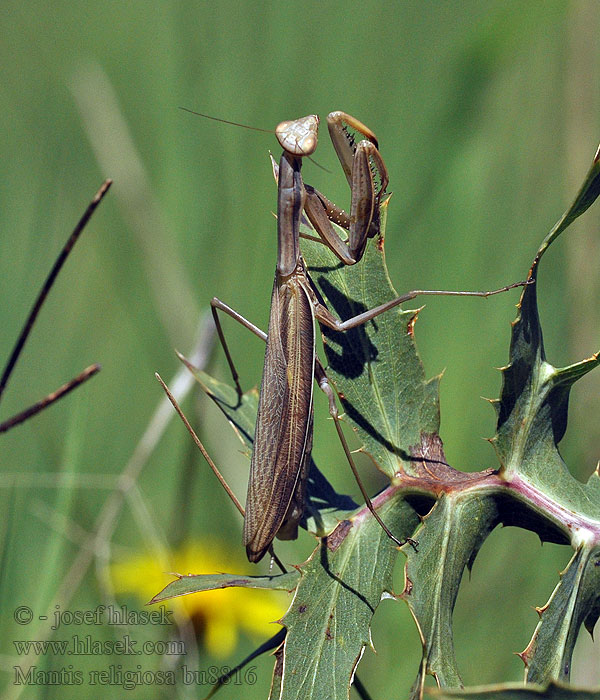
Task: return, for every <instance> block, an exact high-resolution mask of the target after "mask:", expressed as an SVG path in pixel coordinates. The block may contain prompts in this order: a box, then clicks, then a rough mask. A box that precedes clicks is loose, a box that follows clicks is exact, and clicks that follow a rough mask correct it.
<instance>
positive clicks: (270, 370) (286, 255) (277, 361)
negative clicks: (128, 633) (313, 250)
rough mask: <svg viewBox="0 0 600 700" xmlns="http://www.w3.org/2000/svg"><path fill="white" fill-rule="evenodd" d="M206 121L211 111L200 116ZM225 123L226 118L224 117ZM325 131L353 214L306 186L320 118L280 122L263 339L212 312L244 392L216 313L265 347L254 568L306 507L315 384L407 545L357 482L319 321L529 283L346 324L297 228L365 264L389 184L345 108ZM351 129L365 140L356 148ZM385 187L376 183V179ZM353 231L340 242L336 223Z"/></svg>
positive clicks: (368, 139)
mask: <svg viewBox="0 0 600 700" xmlns="http://www.w3.org/2000/svg"><path fill="white" fill-rule="evenodd" d="M203 116H205V115H203ZM218 121H222V120H218ZM327 125H328V129H329V133H330V136H331V139H332V142H333V145H334V148H335V150H336V153H337V155H338V158H339V160H340V163H341V165H342V168H343V170H344V173H345V175H346V178H347V180H348V183H349V185H350V189H351V208H350V214H349V215H348V214H346V213H345V212H344V211H343V210H341V209H339V208H338V207H337V206H335V205H334V204H333V203H332V202H330V201H329V200H328V199H327V198H326V197H324V196H323V195H322V194H321V193H319V192H318V191H317V190H315V189H314V188H313V187H311V186H310V185H307V184H305V183H304V182H303V180H302V176H301V167H302V159H303V158H304V157H307V156H310V155H311V154H312V153H314V151H315V149H316V147H317V141H318V128H319V118H318V117H317V116H316V115H308V116H306V117H303V118H301V119H297V120H293V121H286V122H282V123H280V124H279V125H278V126H277V128H276V129H275V134H276V136H277V139H278V141H279V144H280V146H281V147H282V149H283V153H282V155H281V158H280V161H279V165H278V166H277V165H276V164H275V163H274V162H273V171H274V175H275V177H276V180H277V184H278V196H277V266H276V271H275V280H274V284H273V291H272V295H271V312H270V318H269V327H268V332H267V333H266V334H265V333H264V332H263V331H261V330H260V329H259V328H257V327H256V326H255V325H254V324H252V323H251V322H249V321H248V320H246V319H245V318H244V317H243V316H241V315H240V314H239V313H238V312H237V311H235V310H234V309H233V308H231V307H230V306H228V305H227V304H225V303H224V302H222V301H221V300H220V299H218V298H217V297H214V298H213V299H212V300H211V307H212V311H213V316H214V319H215V324H216V326H217V331H218V334H219V338H220V341H221V344H222V346H223V348H224V351H225V355H226V357H227V361H228V363H229V366H230V369H231V373H232V376H233V379H234V381H235V384H236V388H237V391H238V394H239V395H240V396H241V394H242V390H241V387H240V384H239V379H238V375H237V372H236V370H235V367H234V364H233V361H232V358H231V354H230V352H229V349H228V347H227V343H226V341H225V337H224V334H223V331H222V327H221V323H220V321H219V317H218V314H217V311H218V310H220V311H223V312H225V313H227V314H228V315H229V316H231V317H232V318H234V319H235V320H237V321H238V322H240V323H241V324H242V325H244V326H245V327H246V328H248V329H249V330H251V331H252V332H253V333H255V334H256V335H257V336H259V337H260V338H262V339H263V340H265V341H266V351H265V361H264V367H263V375H262V382H261V389H260V397H259V403H258V412H257V419H256V430H255V436H254V446H253V451H252V459H251V464H250V477H249V482H248V493H247V498H246V510H245V516H244V532H243V543H244V545H245V547H246V554H247V557H248V559H249V561H251V562H258V561H260V560H261V559H262V557H263V556H264V555H265V553H266V552H267V551H268V550H269V549H270V548H271V544H272V542H273V539H274V538H275V537H276V536H277V537H278V538H280V539H295V538H296V537H297V531H298V524H299V522H300V520H301V518H302V514H303V510H304V500H305V496H306V482H307V478H308V468H309V462H310V453H311V448H312V435H313V378H315V379H316V380H317V383H318V385H319V387H320V388H321V389H322V390H323V391H324V392H325V394H326V395H327V397H328V401H329V413H330V415H331V417H332V418H333V419H334V424H335V426H336V429H337V432H338V435H339V437H340V440H341V443H342V446H343V448H344V451H345V453H346V456H347V459H348V462H349V464H350V467H351V469H352V471H353V473H354V476H355V478H356V480H357V483H358V485H359V488H360V490H361V493H362V495H363V497H364V498H365V503H366V505H367V507H368V508H369V510H370V511H371V513H372V514H373V516H374V517H375V518H376V520H377V521H378V522H379V524H380V525H381V527H382V528H383V529H384V531H385V532H386V534H387V535H388V536H389V537H390V538H391V539H392V540H393V541H394V542H395V543H396V544H397V545H398V546H402V545H403V544H405V543H406V541H409V542H410V543H411V544H412V545H413V546H416V543H415V542H414V541H413V540H405V541H400V540H398V539H397V538H396V537H395V536H394V535H393V533H392V532H391V531H390V530H389V529H388V528H387V526H386V525H385V523H384V522H383V521H382V520H381V518H380V516H379V515H378V514H377V512H376V511H375V509H374V507H373V505H372V503H371V501H370V499H369V496H368V494H367V492H366V490H365V488H364V486H363V485H362V482H361V481H360V478H359V475H358V472H357V470H356V467H355V465H354V461H353V458H352V455H351V453H350V450H349V448H348V446H347V443H346V440H345V437H344V435H343V432H342V429H341V426H340V416H339V414H338V411H337V406H336V401H335V396H334V392H333V390H332V388H331V386H330V385H329V382H328V380H327V375H326V374H325V370H324V368H323V367H322V365H321V363H320V362H319V360H318V358H317V356H316V334H315V320H316V321H318V322H319V323H320V324H323V325H325V326H327V327H329V328H331V329H332V330H334V331H340V332H343V331H346V330H349V329H351V328H355V327H357V326H360V325H362V324H364V323H366V322H367V321H370V320H371V319H374V318H375V317H376V316H378V315H379V314H381V313H384V312H385V311H388V310H389V309H392V308H394V307H395V306H398V305H399V304H402V303H403V302H406V301H409V300H411V299H414V298H415V297H417V296H419V295H453V296H482V297H487V296H490V295H492V294H498V293H500V292H504V291H507V290H508V289H511V288H513V287H517V286H522V285H523V284H525V283H524V282H519V283H517V284H513V285H509V286H507V287H503V288H502V289H497V290H494V291H487V292H470V291H446V290H413V291H411V292H408V293H406V294H404V295H402V296H400V297H397V298H395V299H392V300H390V301H388V302H386V303H384V304H381V305H380V306H377V307H375V308H373V309H369V310H367V311H365V312H363V313H361V314H359V315H357V316H354V317H353V318H350V319H347V320H345V321H341V320H340V319H339V318H337V317H336V316H335V315H333V314H332V313H331V312H330V311H329V310H328V309H327V307H326V306H325V305H324V304H323V303H322V302H321V301H320V300H319V297H318V295H317V293H316V292H315V289H314V287H313V285H312V282H311V279H310V277H309V275H308V272H307V269H306V266H305V263H304V260H303V258H302V254H301V252H300V224H301V221H302V217H303V214H306V216H307V218H308V219H309V221H310V223H311V224H312V227H313V228H314V230H315V232H316V233H317V235H318V237H319V240H320V242H322V243H323V244H324V245H326V246H328V247H329V248H330V249H331V250H332V251H333V253H334V254H335V255H336V256H337V257H338V259H339V260H340V261H341V262H343V263H344V264H346V265H354V264H356V263H358V262H359V261H360V259H361V258H362V256H363V253H364V251H365V247H366V244H367V240H368V238H372V237H374V236H375V235H377V233H378V232H379V207H380V203H381V199H382V197H383V196H384V194H385V190H386V187H387V184H388V174H387V169H386V166H385V163H384V161H383V159H382V157H381V155H380V154H379V150H378V142H377V139H376V137H375V134H374V133H373V132H372V131H371V130H370V129H368V128H367V127H366V126H365V125H364V124H362V123H361V122H359V121H358V120H357V119H355V118H354V117H351V116H350V115H347V114H345V113H344V112H332V113H331V114H330V115H329V116H328V118H327ZM349 129H353V130H354V131H356V132H357V133H360V134H361V135H362V136H364V137H365V138H364V139H363V140H361V141H360V142H359V143H356V142H355V140H354V137H353V136H352V134H351V132H350V131H349ZM377 179H378V180H379V184H376V180H377ZM332 221H333V222H335V223H338V224H339V225H341V226H342V227H343V228H346V229H347V230H348V240H347V241H344V240H342V239H341V238H340V237H339V235H338V234H337V233H336V231H335V229H334V228H333V226H332V223H331V222H332Z"/></svg>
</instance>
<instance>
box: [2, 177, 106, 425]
mask: <svg viewBox="0 0 600 700" xmlns="http://www.w3.org/2000/svg"><path fill="white" fill-rule="evenodd" d="M111 185H112V180H106V181H105V182H104V183H103V184H102V186H101V187H100V189H99V190H98V192H96V194H95V196H94V198H93V199H92V201H91V202H90V204H89V205H88V207H87V209H86V210H85V212H84V213H83V215H82V217H81V218H80V219H79V221H78V223H77V225H76V226H75V228H74V229H73V232H72V233H71V235H70V236H69V238H68V240H67V242H66V243H65V245H64V246H63V248H62V250H61V252H60V253H59V255H58V257H57V258H56V261H55V262H54V265H53V266H52V269H51V270H50V272H49V273H48V277H47V278H46V281H45V282H44V284H43V286H42V288H41V290H40V292H39V294H38V296H37V298H36V300H35V302H34V304H33V306H32V308H31V311H30V312H29V316H28V317H27V320H26V321H25V324H24V326H23V328H22V330H21V333H20V335H19V337H18V339H17V342H16V343H15V346H14V348H13V350H12V352H11V354H10V356H9V358H8V361H7V363H6V366H5V368H4V370H3V372H2V375H1V376H0V397H1V396H2V394H3V392H4V389H5V388H6V385H7V383H8V380H9V379H10V376H11V374H12V372H13V370H14V368H15V365H16V364H17V360H18V359H19V357H20V355H21V352H22V351H23V348H24V346H25V343H26V342H27V339H28V338H29V334H30V333H31V329H32V328H33V325H34V323H35V321H36V319H37V316H38V314H39V312H40V310H41V308H42V305H43V304H44V301H45V300H46V297H47V296H48V293H49V291H50V289H51V287H52V285H53V284H54V281H55V280H56V277H57V276H58V273H59V272H60V270H61V268H62V266H63V265H64V263H65V261H66V259H67V257H68V256H69V254H70V252H71V250H72V249H73V246H74V245H75V243H76V242H77V240H78V239H79V236H80V235H81V233H82V232H83V229H84V228H85V226H86V225H87V223H88V221H89V220H90V218H91V216H92V214H93V213H94V211H95V210H96V207H97V206H98V205H99V204H100V202H101V201H102V199H103V197H104V195H105V194H106V193H107V192H108V189H109V187H110V186H111ZM99 371H100V365H97V364H94V365H90V366H89V367H87V368H86V369H84V370H83V372H81V373H80V374H78V375H77V376H76V377H74V378H73V379H71V380H70V381H68V382H67V383H66V384H63V386H61V387H59V388H58V389H56V391H53V392H52V393H51V394H48V396H46V397H44V398H43V399H40V400H39V401H37V402H36V403H34V404H33V405H31V406H29V408H26V409H24V410H23V411H20V412H19V413H17V414H16V415H14V416H12V418H8V419H7V420H5V421H2V423H0V433H4V432H6V431H7V430H9V429H10V428H13V427H15V426H16V425H19V424H20V423H23V422H24V421H26V420H27V419H28V418H31V417H32V416H35V415H36V414H37V413H39V412H40V411H42V410H43V409H45V408H47V407H48V406H50V405H51V404H53V403H55V402H56V401H58V400H59V399H61V398H62V397H63V396H66V395H67V394H68V393H69V392H71V391H73V389H75V388H76V387H78V386H79V385H80V384H83V382H85V381H87V380H88V379H90V378H91V377H93V376H94V375H95V374H96V373H97V372H99Z"/></svg>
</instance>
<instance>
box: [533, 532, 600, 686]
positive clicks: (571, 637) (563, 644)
mask: <svg viewBox="0 0 600 700" xmlns="http://www.w3.org/2000/svg"><path fill="white" fill-rule="evenodd" d="M599 591H600V547H599V546H594V547H584V546H581V547H579V549H578V550H577V551H576V552H575V554H574V555H573V557H572V559H571V561H570V562H569V564H568V566H567V568H566V569H565V571H563V572H562V573H561V577H560V582H559V583H558V585H557V586H556V588H555V589H554V592H553V593H552V596H551V597H550V600H549V601H548V602H547V603H546V605H545V606H544V607H543V608H542V609H541V610H539V613H540V617H541V619H540V621H539V623H538V626H537V627H536V630H535V632H534V634H533V638H532V640H531V641H530V642H529V645H528V646H527V649H526V650H525V651H524V652H523V653H522V654H521V655H520V656H521V658H522V659H523V661H524V662H525V664H526V665H527V681H528V682H531V683H540V682H543V681H545V680H547V679H548V678H556V679H558V680H563V681H568V679H569V677H570V672H571V659H572V656H573V650H574V648H575V642H576V641H577V635H578V631H579V628H580V627H581V624H582V623H584V622H586V626H588V628H589V629H593V627H594V624H595V622H596V619H597V616H598V610H597V605H598V595H599Z"/></svg>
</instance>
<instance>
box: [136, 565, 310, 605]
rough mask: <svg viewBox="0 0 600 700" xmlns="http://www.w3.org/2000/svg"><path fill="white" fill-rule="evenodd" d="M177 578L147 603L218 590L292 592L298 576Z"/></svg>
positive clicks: (218, 575)
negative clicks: (245, 589) (264, 589)
mask: <svg viewBox="0 0 600 700" xmlns="http://www.w3.org/2000/svg"><path fill="white" fill-rule="evenodd" d="M176 576H178V578H177V579H176V580H175V581H171V583H169V584H167V585H166V586H165V587H164V588H163V589H162V591H161V592H160V593H157V594H156V595H155V596H154V598H152V600H151V601H150V603H148V604H149V605H150V604H152V603H160V602H162V601H163V600H169V598H178V597H179V596H182V595H189V594H190V593H198V592H199V591H214V590H218V589H219V588H234V587H236V588H270V589H272V590H278V591H293V590H294V588H295V587H296V586H297V585H298V579H299V578H300V574H299V572H298V571H296V570H294V571H291V572H289V573H287V574H279V575H277V576H240V575H239V574H187V575H181V574H176Z"/></svg>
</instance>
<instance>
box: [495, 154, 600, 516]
mask: <svg viewBox="0 0 600 700" xmlns="http://www.w3.org/2000/svg"><path fill="white" fill-rule="evenodd" d="M598 158H599V153H596V157H595V159H594V162H593V165H592V168H591V169H590V171H589V172H588V175H587V177H586V180H585V182H584V184H583V186H582V188H581V190H580V192H579V194H578V195H577V197H576V199H575V202H574V203H573V205H572V206H571V207H570V208H569V209H568V210H567V211H566V212H565V214H564V215H563V216H562V217H561V219H560V220H559V222H558V223H557V224H556V226H555V227H554V228H553V229H552V231H551V232H550V234H548V236H547V237H546V239H545V240H544V242H543V243H542V245H541V247H540V249H539V251H538V254H537V256H536V259H535V260H534V263H533V265H532V269H531V273H530V274H531V277H532V278H533V277H534V276H535V275H536V274H539V261H540V258H541V256H542V254H543V253H544V252H545V251H546V250H547V248H548V246H549V245H550V243H551V242H552V241H553V240H555V239H556V237H557V236H558V235H559V234H560V233H561V232H562V231H564V230H565V228H566V227H567V226H568V225H569V224H570V223H571V222H572V221H574V220H575V219H576V218H577V217H578V216H579V215H580V214H582V213H583V212H584V211H585V210H586V209H587V208H588V207H589V206H590V205H591V204H592V202H593V201H594V200H595V199H596V197H597V196H598V194H599V193H600V162H599V160H598ZM599 363H600V359H599V357H598V355H597V354H595V355H593V356H592V357H590V358H589V359H587V360H583V361H582V362H579V363H576V364H573V365H571V366H569V367H564V368H556V367H553V366H552V365H551V364H550V363H549V362H547V361H546V356H545V352H544V342H543V337H542V328H541V325H540V320H539V315H538V309H537V295H536V282H535V280H534V281H533V282H532V284H530V285H528V286H527V287H526V288H525V290H524V291H523V294H522V298H521V302H520V312H519V315H518V317H517V319H516V321H515V322H514V324H513V330H512V338H511V347H510V362H509V365H508V366H507V367H505V368H504V369H503V370H502V372H503V384H502V391H501V396H500V401H499V402H498V403H497V404H496V408H497V411H498V424H497V430H496V435H495V437H494V438H493V440H492V443H493V444H494V447H495V449H496V452H497V454H498V457H499V459H500V463H501V469H500V474H501V476H503V477H504V478H505V479H506V480H507V481H511V482H512V483H513V484H514V485H515V487H516V488H517V489H518V487H519V480H524V481H525V482H526V486H525V487H524V488H530V487H533V488H534V489H536V490H538V491H539V492H543V495H544V499H543V500H544V502H545V503H547V502H548V500H551V501H553V502H555V503H556V504H557V506H558V507H559V508H563V509H565V510H569V511H576V512H579V513H581V514H582V515H583V516H584V517H586V518H588V519H591V520H595V521H598V522H597V525H598V524H600V501H599V500H598V499H597V498H591V497H590V496H591V495H592V494H591V492H590V490H589V489H588V488H587V487H586V486H584V485H583V484H581V483H580V482H579V481H577V480H576V479H574V478H573V477H572V476H571V474H570V472H569V470H568V469H567V467H566V465H565V464H564V462H563V460H562V458H561V456H560V454H559V451H558V443H559V442H560V440H561V439H562V437H563V435H564V433H565V430H566V426H567V411H568V400H569V392H570V390H571V387H572V385H573V384H574V383H575V381H577V379H579V378H581V377H582V376H584V375H585V374H587V372H589V371H590V370H592V369H593V368H594V367H596V366H597V365H598V364H599ZM515 480H516V481H515ZM539 510H540V511H542V510H543V507H540V509H539Z"/></svg>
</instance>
